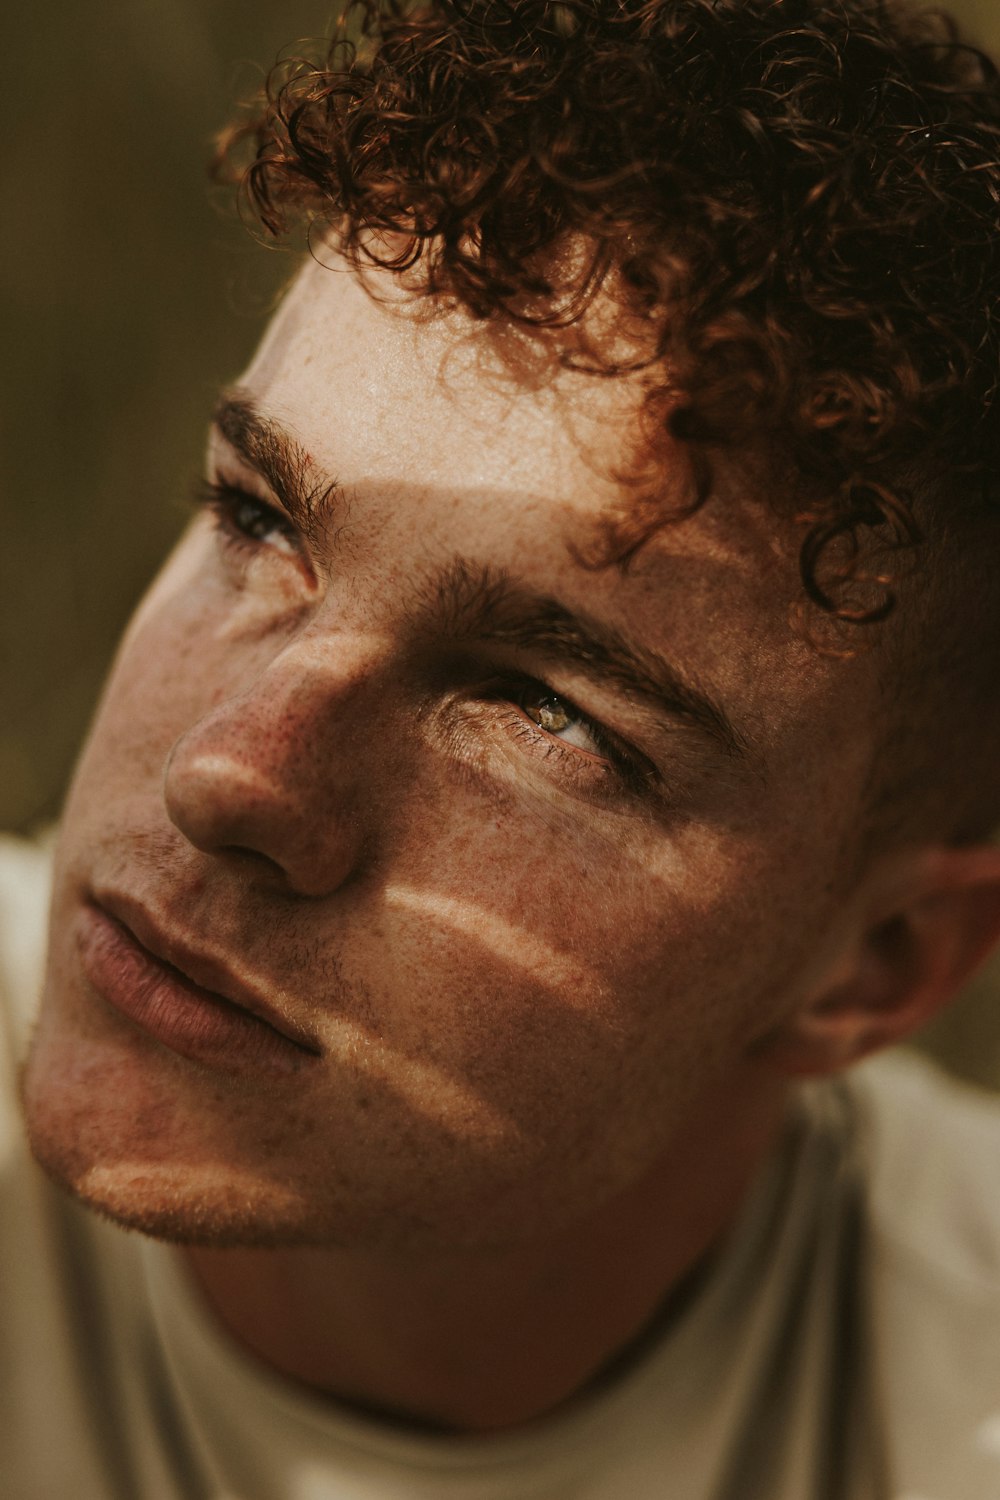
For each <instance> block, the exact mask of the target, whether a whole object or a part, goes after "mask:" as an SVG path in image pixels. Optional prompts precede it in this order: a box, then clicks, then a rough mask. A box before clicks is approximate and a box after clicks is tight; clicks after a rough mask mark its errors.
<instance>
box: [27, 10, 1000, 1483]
mask: <svg viewBox="0 0 1000 1500" xmlns="http://www.w3.org/2000/svg"><path fill="white" fill-rule="evenodd" d="M249 135H252V136H253V139H254V143H255V156H254V161H253V164H252V166H251V167H250V170H249V177H248V179H247V180H248V183H249V186H250V190H251V193H252V195H253V197H254V199H255V201H256V203H257V205H258V207H259V208H260V210H261V212H262V214H263V217H264V221H265V223H266V224H267V225H268V227H269V228H271V229H273V230H275V231H277V230H278V229H280V228H282V227H283V226H284V224H285V222H286V220H287V218H288V217H289V215H291V214H293V213H294V214H299V213H300V212H301V213H304V214H305V215H306V216H307V217H308V218H309V219H310V221H311V224H312V232H311V241H312V246H313V251H314V254H313V256H312V258H308V259H307V260H306V263H305V265H304V267H303V269H302V270H301V272H300V274H299V275H298V277H297V279H296V281H295V284H294V286H293V287H292V289H291V290H290V291H289V293H288V295H287V296H286V298H285V300H284V302H283V305H282V307H281V308H280V310H279V311H278V313H277V315H276V317H275V320H274V322H273V324H272V326H271V329H270V331H269V332H268V334H267V336H266V337H265V340H264V342H263V344H262V346H261V348H260V351H259V352H258V354H257V356H256V358H255V359H254V361H253V363H252V365H251V367H250V369H249V371H248V372H246V374H245V375H244V376H243V378H242V380H241V381H240V383H239V384H238V386H235V387H234V388H233V389H231V390H229V391H227V392H225V393H224V394H223V395H222V397H221V398H220V400H219V403H218V405H217V408H216V411H215V414H214V420H213V423H212V428H211V437H210V443H209V455H208V467H207V475H208V477H207V481H206V486H205V492H204V495H203V497H202V501H203V503H202V504H201V506H200V509H199V513H198V515H197V516H196V518H195V519H194V520H193V522H192V524H191V526H190V528H189V530H188V531H187V533H186V534H185V536H184V538H183V539H182V541H181V542H180V544H179V546H178V548H177V550H176V552H175V553H174V555H173V557H172V558H171V559H170V561H169V562H168V563H167V565H166V567H165V569H164V571H163V573H162V575H161V576H160V578H159V579H158V580H157V582H156V583H155V584H154V586H153V588H152V590H151V591H150V593H149V595H148V597H147V598H146V600H145V601H144V602H143V604H142V605H141V606H140V609H139V611H138V613H137V616H136V618H135V620H134V622H133V624H132V626H131V627H130V629H129V631H128V633H127V635H126V639H125V641H124V643H123V646H122V649H121V653H120V655H119V658H118V661H117V664H116V666H115V668H114V671H113V674H112V677H111V681H110V683H109V685H108V689H107V693H106V696H105V699H104V702H103V704H102V707H101V709H100V711H99V713H98V716H97V720H96V722H95V725H94V727H93V731H92V733H91V736H90V740H89V743H88V746H87V748H86V750H85V752H84V755H83V758H82V761H81V764H80V767H79V769H78V772H77V776H76V779H75V782H74V786H73V789H72V792H71V794H70V797H69V801H68V805H67V808H66V812H65V817H64V821H63V827H62V832H61V837H60V842H59V848H58V852H57V855H56V859H55V873H54V894H53V904H52V919H51V944H50V952H49V961H48V966H47V974H46V979H45V985H44V994H43V1000H42V1007H41V1011H40V1014H39V1017H38V1020H37V1024H36V1025H35V1027H34V1031H33V1035H32V1038H31V1046H30V1051H29V1054H28V1057H27V1061H26V1063H25V1065H24V1068H23V1072H22V1079H21V1094H22V1102H23V1107H24V1112H25V1117H26V1121H27V1126H28V1131H29V1134H30V1138H31V1143H32V1147H33V1150H34V1153H35V1156H36V1157H37V1159H38V1161H39V1162H40V1163H41V1164H42V1166H43V1167H44V1168H45V1169H46V1171H47V1173H48V1174H49V1175H50V1176H51V1177H52V1178H53V1179H54V1180H55V1181H56V1182H57V1183H58V1184H60V1185H61V1186H62V1187H63V1188H65V1189H68V1191H69V1195H71V1196H65V1197H64V1196H63V1195H61V1194H59V1193H58V1192H56V1191H55V1190H54V1189H52V1188H51V1187H50V1186H49V1185H48V1184H47V1183H45V1182H44V1181H43V1179H41V1178H40V1177H39V1176H38V1175H37V1173H36V1172H35V1170H34V1169H33V1168H29V1167H28V1165H27V1164H26V1162H25V1160H24V1158H23V1156H22V1155H21V1154H20V1153H19V1152H17V1151H16V1150H15V1148H14V1147H13V1145H12V1146H11V1147H10V1148H9V1151H8V1162H7V1169H6V1177H7V1183H6V1185H5V1204H6V1206H5V1213H4V1220H3V1223H4V1228H3V1240H2V1255H3V1267H4V1272H3V1274H4V1288H5V1293H4V1298H5V1306H4V1311H3V1313H2V1317H3V1320H4V1321H3V1331H4V1337H5V1347H6V1348H7V1349H8V1350H10V1351H11V1354H10V1356H9V1358H11V1359H12V1360H13V1361H14V1362H15V1363H16V1365H17V1366H18V1375H17V1378H16V1379H14V1378H13V1377H12V1378H11V1379H10V1380H8V1382H7V1384H6V1386H5V1393H4V1402H5V1405H4V1408H3V1424H4V1426H3V1454H4V1457H3V1460H2V1463H3V1464H4V1465H5V1466H6V1469H7V1478H6V1479H5V1487H4V1493H5V1494H11V1495H16V1496H26V1495H31V1496H42V1495H45V1496H49V1495H63V1494H72V1495H74V1496H76V1497H82V1496H87V1497H89V1496H98V1495H100V1496H108V1495H113V1496H118V1495H121V1496H125V1495H130V1496H131V1495H142V1496H155V1497H160V1496H164V1497H167V1496H201V1495H206V1496H208V1495H211V1496H223V1495H225V1496H240V1497H246V1500H257V1497H264V1496H267V1497H277V1496H282V1497H286V1496H289V1497H296V1500H298V1497H306V1496H331V1497H352V1500H354V1497H379V1500H382V1497H389V1496H392V1497H404V1496H405V1497H410V1496H421V1497H430V1496H434V1497H440V1496H455V1497H472V1496H475V1497H477V1500H478V1497H487V1496H488V1497H500V1496H509V1497H515V1496H516V1497H518V1500H524V1497H528V1496H531V1497H552V1500H555V1497H560V1500H562V1497H570V1496H572V1497H580V1500H596V1497H602V1500H609V1497H620V1496H627V1495H634V1496H637V1497H647V1496H648V1497H653V1496H656V1497H661V1496H678V1497H681V1500H756V1497H765V1500H804V1497H813V1496H817V1497H827V1496H829V1497H835V1496H836V1497H850V1500H860V1497H875V1496H892V1497H895V1500H903V1497H904V1496H907V1497H909V1500H917V1497H918V1496H919V1497H921V1500H988V1497H995V1496H996V1494H997V1493H998V1492H1000V1209H998V1206H997V1204H998V1201H1000V1199H998V1195H997V1192H996V1188H997V1186H998V1170H997V1154H998V1148H1000V1116H998V1112H997V1110H996V1108H995V1107H994V1106H993V1105H992V1104H991V1103H988V1102H984V1101H983V1100H980V1099H977V1098H976V1097H974V1096H973V1095H971V1094H966V1093H964V1092H962V1091H960V1090H959V1089H958V1088H957V1086H954V1085H949V1084H946V1083H945V1082H944V1081H943V1080H940V1079H938V1078H937V1077H936V1076H935V1075H934V1074H933V1073H932V1072H930V1070H928V1069H927V1068H926V1067H925V1066H924V1065H920V1064H917V1063H916V1062H913V1061H904V1060H900V1059H898V1058H897V1059H890V1060H887V1061H877V1062H874V1063H871V1064H865V1066H863V1067H862V1068H861V1069H860V1070H859V1071H858V1072H857V1073H854V1072H850V1071H848V1070H850V1069H851V1068H852V1067H853V1065H854V1064H857V1063H859V1062H861V1060H862V1059H864V1058H866V1057H867V1056H868V1055H869V1054H874V1053H877V1052H879V1051H881V1050H882V1049H885V1048H886V1047H888V1046H889V1045H890V1044H892V1043H895V1042H898V1041H900V1040H902V1039H903V1038H905V1037H906V1036H908V1035H909V1034H911V1033H912V1032H913V1031H914V1030H915V1029H916V1028H917V1027H918V1026H919V1025H920V1024H921V1023H922V1022H923V1021H925V1020H926V1019H927V1018H929V1017H930V1016H931V1015H933V1014H934V1013H935V1012H936V1011H938V1010H939V1009H940V1008H941V1007H942V1006H943V1005H944V1004H946V1003H947V1001H948V1000H949V999H950V998H951V997H952V996H953V995H954V994H955V992H956V991H957V989H958V988H959V987H960V986H961V984H962V983H963V982H964V980H965V979H966V977H967V976H968V975H969V974H970V973H971V972H972V971H973V969H974V968H975V967H976V965H977V964H978V963H979V962H980V961H981V959H982V958H983V957H984V956H985V954H986V953H987V952H988V951H989V949H990V948H991V946H992V945H993V944H994V942H995V941H996V939H997V937H998V936H1000V851H998V850H996V849H995V848H994V847H992V846H991V844H990V843H989V841H988V834H989V831H990V829H991V827H992V826H993V824H994V822H995V821H996V819H997V816H998V812H1000V807H998V802H1000V788H998V786H997V782H996V776H995V765H996V747H997V743H998V726H997V705H996V703H995V702H994V700H993V694H992V684H993V681H994V678H995V661H996V635H995V631H996V608H997V603H998V597H997V584H996V578H995V568H994V566H993V563H992V556H991V550H990V549H991V548H994V547H995V546H996V542H997V523H996V518H995V515H994V513H993V511H992V510H991V497H992V493H993V489H994V487H995V481H996V476H997V468H998V435H997V422H996V391H997V344H998V339H997V309H998V307H1000V252H998V249H997V245H998V239H997V234H996V228H997V222H996V221H997V211H998V210H997V205H998V203H1000V166H998V160H997V143H998V141H1000V89H998V84H997V79H996V75H995V74H994V73H993V71H992V70H991V68H990V65H989V64H988V63H987V62H986V60H985V59H982V58H980V57H979V56H978V55H977V54H975V53H973V52H971V51H970V50H967V49H964V48H961V47H959V46H957V45H956V44H955V41H954V38H953V35H952V32H951V30H950V29H949V27H948V25H947V23H945V22H942V21H940V20H928V19H924V18H922V17H921V16H919V15H918V14H916V13H914V12H912V11H911V10H909V9H906V8H903V7H897V6H895V5H887V4H882V3H874V0H836V3H834V0H787V3H783V0H779V3H772V0H742V3H740V4H728V3H708V0H650V3H645V4H642V5H638V4H637V5H629V4H625V5H617V4H616V5H606V4H603V3H596V0H581V3H579V4H565V5H559V6H555V5H553V6H544V5H538V4H534V3H532V4H528V3H510V4H508V5H504V6H500V5H496V4H492V3H491V4H483V5H479V4H469V5H462V6H461V7H459V6H452V5H450V4H448V3H441V4H440V5H438V6H437V7H435V8H433V9H431V10H427V11H421V12H419V13H415V14H414V16H413V17H412V18H410V19H407V18H406V17H405V16H403V17H400V16H397V15H396V14H395V12H393V11H389V12H388V13H386V14H385V15H384V16H382V17H381V18H380V17H379V16H378V15H376V14H374V13H370V14H368V16H367V21H366V27H365V34H364V37H363V38H362V45H361V48H360V51H359V52H358V55H357V58H353V57H352V55H351V53H350V51H349V50H348V49H345V48H344V47H343V46H342V45H338V46H337V47H335V48H334V51H333V53H332V55H331V58H330V59H329V60H328V61H327V62H326V63H324V64H323V65H317V66H315V67H302V68H299V69H298V70H296V71H293V73H292V74H291V75H290V76H289V77H287V78H286V79H285V80H284V82H283V83H279V85H277V86H276V87H275V89H274V90H273V92H272V95H271V97H270V99H269V100H268V101H266V102H265V104H264V105H263V106H262V111H261V114H260V117H259V119H258V120H256V121H255V122H252V123H251V125H249V126H248V127H246V129H244V130H243V131H239V132H237V133H236V138H235V139H234V140H233V141H231V142H230V143H229V150H230V152H231V153H232V152H236V153H238V152H239V150H240V142H241V140H245V139H247V138H248V136H249ZM24 878H25V880H26V881H27V882H28V884H29V885H30V883H31V881H32V880H33V881H34V882H35V888H37V886H38V885H39V884H40V883H41V879H42V876H41V872H40V870H39V868H38V866H37V864H32V865H31V872H30V879H29V877H28V876H25V877H24ZM15 883H16V882H15V881H14V880H13V879H12V880H11V882H10V884H11V885H14V884H15ZM30 895H31V891H30V890H28V889H27V887H26V889H25V891H24V892H23V893H22V898H21V899H22V901H23V903H24V906H25V908H27V907H28V905H29V904H30V903H29V901H28V897H29V896H30ZM9 900H11V901H12V900H13V898H12V897H10V898H9ZM7 910H8V911H12V910H13V907H12V905H8V908H7ZM28 920H29V919H28V917H27V916H23V917H19V918H17V919H16V925H15V923H14V919H13V918H9V919H8V921H9V923H10V925H11V927H12V930H11V932H10V933H9V934H8V936H9V940H10V943H11V945H12V946H13V945H15V944H16V943H17V942H20V943H21V945H22V947H23V946H24V945H25V935H26V933H27V932H28V926H27V923H28ZM21 964H22V970H24V969H27V968H28V967H30V965H29V963H28V960H27V959H24V958H22V960H21ZM28 983H29V982H28V980H27V978H25V977H23V974H22V977H20V978H19V979H18V980H17V983H16V985H15V984H13V983H11V984H10V985H9V988H11V989H14V988H17V989H18V990H19V991H23V990H25V989H26V988H27V987H28ZM17 1000H18V996H12V1003H15V1002H17ZM21 1003H22V1004H23V1001H22V1002H21ZM87 1210H96V1215H97V1216H100V1217H97V1216H95V1215H94V1214H92V1213H90V1212H88V1211H87ZM107 1221H110V1222H107ZM129 1229H131V1230H138V1231H140V1236H142V1237H140V1236H137V1235H134V1234H127V1233H125V1232H123V1231H125V1230H129Z"/></svg>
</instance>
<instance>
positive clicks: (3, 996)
mask: <svg viewBox="0 0 1000 1500" xmlns="http://www.w3.org/2000/svg"><path fill="white" fill-rule="evenodd" d="M52 844H53V836H52V835H45V836H43V837H42V838H40V839H38V840H32V841H29V840H27V839H19V838H13V837H12V836H10V835H7V834H0V1069H2V1070H3V1072H4V1073H8V1072H10V1071H12V1069H13V1067H14V1066H15V1065H16V1061H17V1059H18V1057H19V1056H20V1053H21V1050H22V1047H23V1044H24V1040H25V1037H26V1034H27V1030H28V1027H29V1026H30V1023H31V1021H32V1019H33V1016H34V1012H35V1007H36V1004H37V1000H38V994H39V990H40V987H41V981H42V968H43V964H44V958H45V939H46V929H47V925H48V904H49V884H50V879H51V866H52ZM5 1054H6V1056H5ZM4 1083H5V1084H6V1079H4Z"/></svg>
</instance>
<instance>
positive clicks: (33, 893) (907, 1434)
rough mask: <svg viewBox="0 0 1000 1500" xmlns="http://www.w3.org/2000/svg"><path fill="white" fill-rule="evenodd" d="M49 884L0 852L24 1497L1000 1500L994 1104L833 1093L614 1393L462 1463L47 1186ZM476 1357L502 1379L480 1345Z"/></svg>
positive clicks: (5, 1347) (6, 1370)
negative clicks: (247, 1328) (334, 1387)
mask: <svg viewBox="0 0 1000 1500" xmlns="http://www.w3.org/2000/svg"><path fill="white" fill-rule="evenodd" d="M46 884H47V861H46V858H45V856H44V854H43V853H42V852H41V851H39V850H37V849H35V848H32V847H28V846H25V845H20V844H16V843H14V842H13V841H10V840H8V841H4V840H0V993H2V995H3V998H4V1000H5V1006H4V1014H5V1017H6V1018H7V1019H6V1020H5V1021H4V1025H5V1026H6V1028H7V1031H6V1034H5V1035H3V1034H0V1044H2V1045H0V1052H2V1051H5V1052H6V1057H2V1056H0V1075H2V1077H3V1080H4V1086H3V1090H2V1092H0V1496H3V1497H4V1500H203V1497H211V1500H223V1497H225V1500H1000V1105H998V1103H997V1102H996V1101H995V1100H993V1099H992V1098H991V1097H989V1096H987V1095H981V1094H978V1093H975V1092H973V1091H972V1090H967V1089H964V1088H961V1087H960V1086H958V1085H956V1084H953V1083H950V1082H948V1081H947V1080H945V1079H944V1078H943V1077H941V1076H939V1075H938V1074H937V1073H936V1071H935V1070H934V1069H932V1068H930V1067H929V1066H928V1065H927V1064H925V1063H922V1062H920V1061H918V1060H917V1059H915V1058H910V1057H906V1056H903V1055H899V1056H894V1057H889V1058H885V1059H884V1060H880V1061H878V1062H875V1063H872V1064H866V1065H865V1066H863V1067H861V1068H860V1069H856V1070H855V1071H854V1072H853V1073H852V1074H851V1075H850V1076H849V1078H848V1079H846V1080H845V1081H843V1082H840V1083H837V1084H832V1085H831V1084H824V1085H820V1086H816V1085H811V1086H809V1087H808V1088H805V1089H804V1090H803V1091H802V1096H801V1101H800V1106H799V1108H798V1110H797V1112H796V1115H795V1118H794V1119H793V1120H792V1121H791V1122H790V1124H789V1128H788V1130H787V1132H786V1135H785V1138H784V1140H783V1142H782V1144H781V1147H780V1149H779V1150H778V1151H776V1152H775V1154H774V1156H773V1158H772V1159H771V1160H770V1161H768V1162H767V1163H766V1164H765V1166H764V1168H763V1169H762V1171H761V1173H760V1176H759V1180H758V1181H757V1183H756V1185H755V1188H754V1190H753V1192H752V1194H751V1195H750V1198H749V1201H748V1202H747V1204H746V1206H745V1209H744V1211H743V1213H742V1214H741V1217H740V1220H739V1222H738V1223H737V1224H736V1225H735V1227H734V1228H733V1230H732V1231H731V1233H730V1234H729V1236H728V1237H727V1239H726V1242H725V1243H724V1244H723V1245H722V1246H721V1247H720V1249H719V1250H718V1252H717V1253H716V1255H715V1257H714V1260H713V1262H712V1264H711V1267H710V1268H709V1269H708V1270H707V1271H706V1273H705V1274H704V1276H703V1277H702V1279H701V1281H700V1283H699V1285H698V1288H697V1291H696V1292H695V1293H694V1294H693V1295H692V1296H691V1298H690V1299H689V1300H688V1302H687V1303H686V1304H685V1307H684V1310H683V1312H681V1313H680V1314H678V1315H676V1316H675V1318H674V1320H673V1321H672V1322H671V1323H670V1324H669V1325H668V1326H667V1327H666V1328H665V1329H661V1330H659V1331H656V1330H651V1332H650V1334H649V1335H648V1337H647V1339H646V1340H645V1343H644V1347H643V1348H641V1349H640V1350H637V1351H633V1352H632V1354H631V1356H630V1358H629V1360H628V1362H627V1363H623V1364H622V1365H621V1366H620V1367H619V1368H618V1369H617V1370H616V1371H615V1372H614V1374H613V1375H612V1376H609V1377H608V1378H606V1379H605V1381H604V1382H603V1383H602V1384H601V1385H600V1386H599V1387H598V1388H596V1389H593V1390H591V1391H589V1392H588V1393H586V1394H584V1395H582V1396H580V1397H578V1398H577V1399H576V1400H575V1401H574V1402H573V1403H570V1404H569V1405H567V1406H566V1407H565V1408H563V1409H562V1410H561V1411H559V1412H558V1413H556V1414H554V1415H553V1416H551V1417H549V1418H546V1419H544V1420H541V1421H538V1422H535V1423H532V1424H530V1425H528V1426H525V1427H523V1428H521V1429H519V1430H518V1431H516V1432H511V1433H508V1434H504V1435H501V1436H493V1437H488V1438H442V1437H430V1436H426V1435H424V1434H414V1433H412V1432H409V1431H406V1430H404V1429H401V1428H394V1427H391V1426H388V1425H383V1424H380V1423H378V1422H375V1421H371V1420H367V1419H364V1418H361V1417H359V1416H357V1415H356V1414H354V1413H353V1412H350V1411H347V1410H344V1409H340V1408H338V1407H337V1405H336V1404H335V1403H333V1402H330V1401H327V1400H324V1399H320V1398H313V1397H311V1396H310V1395H309V1394H308V1393H307V1392H305V1391H303V1390H302V1389H301V1388H300V1387H297V1386H295V1385H294V1384H292V1383H291V1382H289V1381H287V1380H285V1379H283V1378H282V1377H280V1376H278V1375H276V1374H274V1373H272V1372H270V1371H269V1370H267V1369H266V1368H264V1367H263V1366H261V1365H260V1364H258V1363H256V1362H255V1361H254V1360H253V1359H252V1358H250V1357H249V1356H247V1355H246V1354H244V1353H243V1352H242V1351H241V1350H239V1349H238V1348H237V1347H236V1346H235V1344H234V1343H233V1342H232V1341H231V1340H230V1339H229V1338H228V1336H227V1335H226V1334H225V1333H224V1332H223V1331H222V1330H221V1329H220V1328H219V1327H218V1326H217V1325H216V1324H215V1322H214V1320H213V1318H212V1316H211V1314H210V1313H209V1312H208V1311H207V1310H206V1309H205V1308H204V1306H203V1305H202V1304H201V1302H200V1301H199V1298H198V1294H197V1292H196V1291H195V1289H194V1288H193V1286H192V1285H190V1284H189V1283H188V1281H187V1278H186V1273H185V1271H184V1269H183V1264H182V1263H181V1262H180V1261H179V1260H178V1259H177V1257H176V1256H175V1254H174V1252H173V1251H172V1250H171V1249H170V1248H169V1247H168V1246H164V1245H159V1244H155V1243H153V1242H151V1241H147V1240H143V1239H142V1238H140V1237H139V1236H137V1235H133V1234H128V1233H125V1232H124V1231H121V1230H119V1229H117V1228H116V1227H115V1226H113V1225H111V1224H108V1223H105V1222H103V1221H100V1220H98V1219H96V1218H95V1217H93V1216H92V1215H90V1214H89V1213H86V1212H85V1211H83V1210H82V1209H80V1208H79V1207H77V1206H76V1205H75V1204H73V1203H72V1202H70V1201H69V1200H68V1199H67V1198H65V1197H64V1196H63V1195H62V1194H61V1193H60V1192H58V1191H57V1190H56V1189H54V1188H53V1187H51V1186H50V1185H49V1184H48V1182H47V1181H46V1180H45V1179H44V1178H43V1177H42V1175H41V1174H40V1173H39V1172H38V1171H37V1169H36V1168H35V1167H34V1166H33V1165H32V1164H31V1163H30V1161H29V1160H28V1159H27V1157H26V1153H25V1150H24V1147H23V1144H22V1141H21V1134H20V1130H19V1126H18V1122H17V1116H16V1110H15V1108H14V1104H13V1098H12V1074H13V1067H14V1064H15V1059H16V1057H17V1055H18V1054H19V1053H20V1051H21V1050H22V1048H23V1044H24V1017H25V1016H26V1015H27V1014H28V1012H30V1008H31V1006H32V1004H33V1001H34V995H35V992H36V990H37V986H38V972H39V963H40V952H41V945H42V938H43V924H44V904H45V895H46ZM483 1358H484V1359H488V1358H489V1350H488V1349H484V1351H483Z"/></svg>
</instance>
